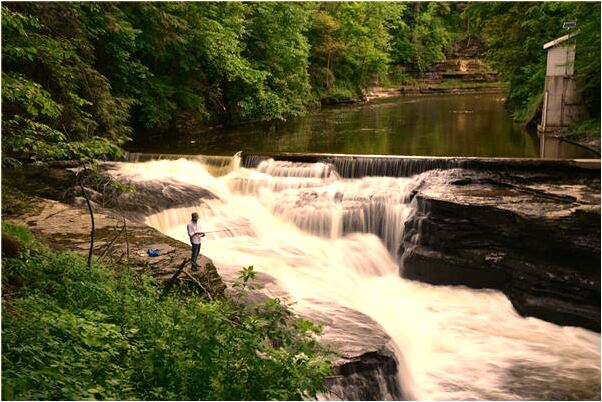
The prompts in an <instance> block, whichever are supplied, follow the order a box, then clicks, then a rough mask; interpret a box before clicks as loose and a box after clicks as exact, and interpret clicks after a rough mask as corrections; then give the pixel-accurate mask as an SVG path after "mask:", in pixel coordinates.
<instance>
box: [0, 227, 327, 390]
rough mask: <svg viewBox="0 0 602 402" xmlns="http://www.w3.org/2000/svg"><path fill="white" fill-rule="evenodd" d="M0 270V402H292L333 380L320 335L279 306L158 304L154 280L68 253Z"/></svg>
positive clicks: (37, 255)
mask: <svg viewBox="0 0 602 402" xmlns="http://www.w3.org/2000/svg"><path fill="white" fill-rule="evenodd" d="M6 228H7V229H6V230H11V231H13V233H17V232H19V230H20V229H15V228H10V227H9V226H7V227H6ZM3 230H5V226H4V225H3ZM20 236H21V237H23V238H27V237H28V236H29V235H25V234H24V232H21V234H20ZM3 268H4V269H3V286H6V285H7V284H9V285H10V288H11V292H15V293H13V295H12V296H11V297H10V298H9V299H7V298H6V297H5V300H4V301H3V303H2V319H3V326H2V348H3V353H2V364H3V370H2V398H3V399H29V400H36V399H63V400H78V399H155V400H156V399H163V400H167V399H169V400H173V399H179V400H218V399H219V400H270V399H279V400H286V399H295V400H299V399H303V398H308V397H315V395H316V393H317V392H319V391H321V390H324V377H325V376H326V375H328V374H329V373H330V371H331V365H330V363H329V362H328V361H327V354H326V352H325V351H324V350H323V349H322V348H321V347H320V345H319V344H318V343H317V342H316V340H315V334H316V333H317V332H318V331H319V328H318V327H317V326H316V325H314V324H312V323H310V322H308V321H306V320H303V319H300V318H297V317H295V316H294V315H293V314H292V312H291V311H290V309H289V308H288V307H287V306H286V305H285V304H283V303H281V302H280V301H279V300H277V299H272V300H268V301H267V302H265V303H262V304H259V305H256V306H248V305H244V304H241V303H239V302H237V301H236V299H235V300H226V301H216V302H210V303H208V302H206V301H204V299H203V298H202V297H201V296H198V295H194V294H192V295H191V294H190V293H187V294H186V295H184V290H183V289H179V288H176V289H174V292H172V293H170V294H169V295H168V296H167V297H165V298H163V299H161V300H160V301H159V297H158V296H159V294H160V293H161V290H162V289H161V284H160V283H159V282H158V281H157V280H155V279H153V278H150V277H148V276H144V275H142V276H137V275H134V274H133V273H132V272H130V271H129V269H127V267H107V266H99V265H94V266H93V267H92V268H87V266H86V261H85V259H84V258H82V257H80V256H78V255H75V254H73V253H48V252H33V251H32V252H29V251H28V252H25V253H22V254H21V256H20V257H19V258H12V259H4V261H3ZM251 270H252V268H251V269H247V271H245V272H246V279H245V282H244V283H243V285H244V284H246V280H248V279H250V278H252V275H251V274H250V271H251ZM242 287H243V288H244V286H242ZM5 289H6V288H5ZM179 290H181V292H179Z"/></svg>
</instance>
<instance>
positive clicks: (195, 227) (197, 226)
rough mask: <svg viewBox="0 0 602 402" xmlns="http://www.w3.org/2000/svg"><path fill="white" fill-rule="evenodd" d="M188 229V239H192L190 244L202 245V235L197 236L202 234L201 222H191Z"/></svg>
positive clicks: (187, 226)
mask: <svg viewBox="0 0 602 402" xmlns="http://www.w3.org/2000/svg"><path fill="white" fill-rule="evenodd" d="M186 229H188V237H190V243H192V244H201V235H200V234H195V233H197V232H198V233H200V232H201V222H200V221H196V222H194V221H190V222H188V225H186Z"/></svg>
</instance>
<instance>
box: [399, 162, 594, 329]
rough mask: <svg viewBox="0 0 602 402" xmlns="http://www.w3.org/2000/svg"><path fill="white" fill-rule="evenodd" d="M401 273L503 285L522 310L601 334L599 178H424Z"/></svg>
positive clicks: (459, 174) (505, 174)
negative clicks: (426, 179) (425, 180)
mask: <svg viewBox="0 0 602 402" xmlns="http://www.w3.org/2000/svg"><path fill="white" fill-rule="evenodd" d="M413 202H414V203H415V206H416V211H415V214H414V215H413V216H412V217H411V218H410V219H409V220H408V221H407V222H406V228H405V233H404V238H403V244H402V246H401V254H403V256H402V259H401V263H400V265H401V272H402V275H403V276H404V277H406V278H409V279H415V280H420V281H424V282H428V283H432V284H446V285H465V286H469V287H473V288H494V289H499V290H502V291H503V292H504V293H506V295H507V296H508V298H509V299H510V300H511V301H512V303H513V305H514V307H515V308H516V310H517V311H518V312H519V313H520V314H522V315H524V316H534V317H538V318H542V319H545V320H548V321H551V322H555V323H558V324H561V325H574V326H582V327H585V328H589V329H592V330H596V331H600V178H599V171H597V172H591V173H589V174H588V173H586V172H582V173H581V174H579V175H562V174H542V173H541V172H540V173H517V172H510V171H500V172H495V173H494V172H478V173H477V172H475V171H470V170H460V169H453V170H450V171H448V172H447V174H445V175H437V176H434V177H432V178H431V180H429V182H428V183H425V185H424V187H423V188H421V189H420V190H419V191H418V192H417V193H416V194H415V197H414V201H413Z"/></svg>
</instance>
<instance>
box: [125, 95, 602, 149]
mask: <svg viewBox="0 0 602 402" xmlns="http://www.w3.org/2000/svg"><path fill="white" fill-rule="evenodd" d="M504 96H505V95H504V94H502V93H499V94H469V95H445V96H399V97H394V98H388V99H385V100H381V101H374V102H371V103H367V104H358V105H345V106H338V107H330V108H324V109H322V110H320V111H316V112H311V113H309V114H307V115H305V116H303V117H299V118H295V119H291V120H290V121H288V122H281V123H270V124H256V125H252V126H242V127H236V128H229V129H215V130H210V131H208V132H205V133H202V134H198V135H190V136H188V137H186V138H183V139H180V140H179V141H169V143H168V141H161V142H160V143H157V144H155V145H149V146H143V147H138V148H137V149H135V150H136V151H143V152H155V153H182V154H204V155H208V154H213V155H232V154H233V153H235V152H237V151H239V150H243V151H244V152H248V153H265V154H273V153H276V152H326V153H338V154H381V155H424V156H482V157H532V158H538V157H542V156H545V157H546V158H592V157H596V158H597V157H599V156H598V155H595V154H593V153H592V152H590V151H589V150H586V149H584V148H581V147H579V146H576V145H573V144H569V143H565V142H559V141H558V140H553V139H547V140H546V145H545V146H542V144H540V139H538V137H537V134H535V133H533V132H528V131H527V130H525V129H524V128H522V127H520V126H519V125H517V124H515V123H514V122H513V121H512V119H511V117H510V116H509V114H508V112H507V111H506V110H505V109H504V100H505V99H504ZM544 150H545V152H544V153H545V155H542V152H541V151H544Z"/></svg>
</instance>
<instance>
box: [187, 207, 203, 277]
mask: <svg viewBox="0 0 602 402" xmlns="http://www.w3.org/2000/svg"><path fill="white" fill-rule="evenodd" d="M186 229H188V237H190V244H192V256H191V257H190V261H191V262H192V270H193V271H196V270H198V265H197V262H196V260H197V258H198V257H199V253H200V252H201V237H204V236H205V233H203V232H202V231H201V222H199V214H197V213H196V212H193V213H192V220H191V221H190V222H188V225H186Z"/></svg>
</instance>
